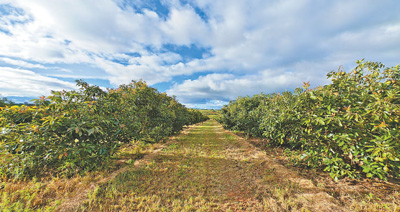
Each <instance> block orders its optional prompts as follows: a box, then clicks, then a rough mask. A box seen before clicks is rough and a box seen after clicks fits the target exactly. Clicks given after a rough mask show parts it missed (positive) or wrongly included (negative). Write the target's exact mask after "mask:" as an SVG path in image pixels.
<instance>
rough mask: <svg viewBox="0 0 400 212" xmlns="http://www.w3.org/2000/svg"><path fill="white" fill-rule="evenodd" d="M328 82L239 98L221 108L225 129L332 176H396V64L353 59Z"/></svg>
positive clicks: (399, 116)
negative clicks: (349, 67)
mask: <svg viewBox="0 0 400 212" xmlns="http://www.w3.org/2000/svg"><path fill="white" fill-rule="evenodd" d="M357 64H358V66H357V67H356V68H355V69H354V70H353V71H352V72H349V73H346V72H344V71H342V70H340V69H339V70H338V72H333V71H332V72H330V73H329V74H328V75H327V76H328V78H330V79H331V81H332V83H331V84H329V85H326V86H323V87H318V88H316V89H309V83H304V86H303V88H297V89H296V90H295V92H294V93H292V92H283V93H282V94H280V93H274V94H269V95H265V94H259V95H255V96H253V97H239V98H238V99H237V100H236V101H231V102H230V103H229V105H227V106H224V107H223V108H222V110H221V115H220V118H219V121H220V122H221V123H222V124H223V125H224V127H226V128H228V129H231V130H237V131H244V132H245V133H246V134H248V135H250V136H255V137H263V138H265V139H266V140H268V142H269V144H273V145H281V146H283V147H286V148H289V149H293V150H295V151H297V152H298V153H299V154H301V156H300V157H299V159H298V161H297V163H298V164H302V165H306V166H308V167H312V168H323V169H324V171H327V172H329V173H330V175H331V177H332V178H334V179H338V178H340V177H344V176H348V177H352V178H353V177H359V176H361V175H366V176H367V177H379V178H380V179H387V177H399V174H400V121H399V120H400V66H399V65H397V66H396V67H391V68H386V67H385V66H384V65H383V64H381V63H374V62H364V61H363V60H362V61H357Z"/></svg>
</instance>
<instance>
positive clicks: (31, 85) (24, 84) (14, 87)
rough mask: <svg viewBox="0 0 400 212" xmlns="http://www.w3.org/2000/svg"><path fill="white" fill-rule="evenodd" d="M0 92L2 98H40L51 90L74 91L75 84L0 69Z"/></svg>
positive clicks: (13, 70)
mask: <svg viewBox="0 0 400 212" xmlns="http://www.w3.org/2000/svg"><path fill="white" fill-rule="evenodd" d="M0 72H1V75H0V88H1V90H0V92H1V95H2V96H27V94H29V96H42V95H49V94H50V93H51V91H52V90H55V91H57V90H64V89H67V90H72V89H76V86H75V84H73V83H69V82H64V81H61V80H58V79H55V78H51V77H46V76H42V75H40V74H36V73H34V72H33V71H29V70H22V69H14V68H7V67H0Z"/></svg>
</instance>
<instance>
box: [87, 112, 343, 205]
mask: <svg viewBox="0 0 400 212" xmlns="http://www.w3.org/2000/svg"><path fill="white" fill-rule="evenodd" d="M305 182H306V183H305ZM338 204H339V202H338V201H337V200H336V199H335V198H333V197H332V196H330V195H329V194H327V193H325V192H324V191H323V190H322V189H320V188H318V187H316V186H314V185H313V184H312V183H311V181H309V180H307V179H305V178H302V177H300V176H299V175H298V174H297V173H296V172H293V171H290V170H288V169H287V168H285V167H284V166H282V165H280V164H278V163H276V162H275V161H274V160H273V159H271V158H270V157H268V156H267V155H266V154H265V153H264V152H262V151H260V150H258V149H257V148H255V147H254V146H252V145H250V144H249V143H248V142H246V141H245V140H244V139H241V138H239V137H237V136H235V135H233V134H232V133H230V132H227V131H224V130H223V129H222V127H221V126H220V125H219V124H217V123H216V122H215V121H214V120H210V121H207V122H205V123H204V124H203V125H200V126H196V127H193V128H192V129H190V131H187V133H185V134H184V135H182V136H179V137H177V138H176V140H175V141H173V142H170V143H169V144H168V147H167V148H165V149H164V150H163V151H162V152H160V153H159V154H157V155H156V156H155V157H153V158H152V159H151V160H149V161H147V163H142V164H141V165H140V166H138V167H135V168H132V169H131V170H129V171H126V172H123V173H121V174H119V175H118V176H117V177H116V178H115V179H113V180H111V181H109V182H108V183H107V184H104V185H102V186H99V187H97V188H96V189H95V190H94V191H93V192H92V193H91V194H90V198H89V201H87V202H85V203H84V204H83V205H82V206H81V208H80V209H79V210H80V211H132V210H133V211H344V210H343V209H342V207H340V206H339V205H338Z"/></svg>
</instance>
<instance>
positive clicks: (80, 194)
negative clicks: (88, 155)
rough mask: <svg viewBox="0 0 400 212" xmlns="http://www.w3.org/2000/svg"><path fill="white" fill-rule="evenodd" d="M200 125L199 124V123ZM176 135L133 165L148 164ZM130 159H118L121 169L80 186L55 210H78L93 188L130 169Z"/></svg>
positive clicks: (156, 145) (64, 211) (187, 129)
mask: <svg viewBox="0 0 400 212" xmlns="http://www.w3.org/2000/svg"><path fill="white" fill-rule="evenodd" d="M197 125H198V124H197ZM195 126H196V125H190V126H187V127H185V128H184V129H183V130H182V131H181V132H180V134H179V135H185V134H188V132H189V130H190V129H191V128H193V127H195ZM175 138H176V137H175V136H174V137H170V138H169V139H168V140H167V143H166V144H154V145H153V146H152V149H151V152H150V153H147V154H146V155H145V156H144V157H143V158H142V159H140V160H135V162H134V163H133V166H143V165H145V164H148V163H149V161H151V160H152V159H153V158H154V157H155V156H156V155H157V154H158V153H159V152H160V151H161V150H162V149H163V148H165V147H166V145H167V144H168V143H171V141H172V140H174V139H175ZM128 160H129V158H123V159H120V160H117V161H116V165H117V166H118V167H122V168H120V169H118V170H117V171H114V172H112V173H110V174H109V175H108V176H106V177H103V178H101V179H99V180H98V181H96V182H91V183H90V184H89V185H87V186H85V187H79V188H78V189H77V191H75V192H74V193H76V194H77V195H74V196H71V197H69V198H68V199H66V200H64V201H63V203H62V204H61V205H59V206H58V207H57V209H56V210H55V211H59V212H68V211H76V210H77V209H78V207H79V206H80V205H81V204H82V203H83V202H85V201H88V200H89V199H88V194H89V193H90V192H92V191H93V190H95V189H96V188H97V187H98V186H101V185H102V184H105V183H107V182H108V181H110V180H113V179H114V178H115V177H116V176H117V175H118V174H120V173H123V172H126V171H128V170H129V169H131V168H132V166H128V165H127V164H126V162H127V161H128Z"/></svg>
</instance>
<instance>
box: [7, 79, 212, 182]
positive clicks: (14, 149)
mask: <svg viewBox="0 0 400 212" xmlns="http://www.w3.org/2000/svg"><path fill="white" fill-rule="evenodd" d="M77 85H78V86H79V87H80V89H79V90H78V91H60V92H53V93H52V95H51V96H49V97H47V98H45V97H42V98H41V99H38V100H36V102H35V104H36V106H25V105H23V106H5V107H2V108H1V110H0V130H1V131H0V174H1V175H2V176H7V177H15V178H21V177H30V176H35V175H37V174H39V173H40V172H44V171H52V172H54V171H55V172H56V173H63V174H66V173H67V174H73V173H76V172H80V171H84V170H94V169H97V168H99V167H100V166H102V165H105V164H107V163H108V162H109V161H110V157H111V156H112V155H113V154H114V153H115V152H116V150H117V148H118V147H119V146H120V145H121V144H123V143H128V142H130V141H132V140H141V141H146V142H157V141H160V140H161V139H163V138H166V137H167V136H169V135H171V134H173V133H175V132H178V131H180V130H181V129H182V127H183V126H184V125H189V124H194V123H198V122H201V121H204V120H205V119H207V118H206V117H205V116H203V115H202V114H201V113H200V112H199V111H197V110H192V109H187V108H185V107H184V106H183V105H182V104H180V103H178V102H177V101H176V100H175V99H174V98H172V97H169V96H167V95H166V94H165V93H160V92H158V91H157V90H156V89H154V88H150V87H148V86H147V85H146V83H145V82H143V81H139V82H132V83H131V84H129V85H121V86H120V87H119V88H118V89H108V90H107V91H103V90H102V89H100V88H99V87H98V86H90V85H88V84H87V83H86V82H83V81H77Z"/></svg>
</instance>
